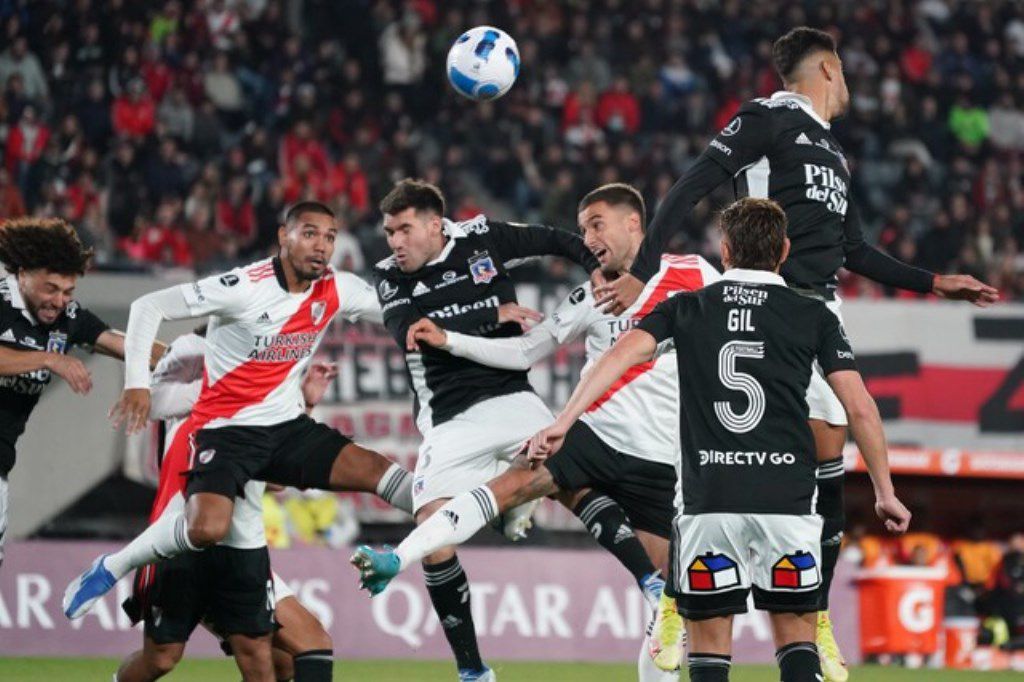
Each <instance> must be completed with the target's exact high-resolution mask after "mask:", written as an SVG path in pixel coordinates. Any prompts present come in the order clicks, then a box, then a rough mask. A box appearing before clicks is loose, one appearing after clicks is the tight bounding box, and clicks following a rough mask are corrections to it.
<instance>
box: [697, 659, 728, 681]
mask: <svg viewBox="0 0 1024 682" xmlns="http://www.w3.org/2000/svg"><path fill="white" fill-rule="evenodd" d="M686 660H687V663H688V665H689V668H690V682H728V681H729V668H730V667H731V666H732V656H725V655H723V654H697V653H694V654H690V655H689V656H687V657H686Z"/></svg>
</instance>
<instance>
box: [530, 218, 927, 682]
mask: <svg viewBox="0 0 1024 682" xmlns="http://www.w3.org/2000/svg"><path fill="white" fill-rule="evenodd" d="M720 226H721V229H722V232H723V239H722V244H721V251H722V263H723V265H724V267H725V268H726V272H725V273H724V275H723V276H722V280H721V281H719V282H716V283H714V284H711V285H709V286H707V287H705V288H704V289H702V290H700V291H697V292H694V293H682V294H679V295H677V296H674V297H672V298H671V299H669V300H667V301H664V302H662V303H660V304H659V305H658V306H656V307H655V308H654V310H653V311H651V312H650V313H649V314H648V315H647V316H646V317H644V319H643V320H641V321H640V323H639V324H638V325H637V327H636V329H634V330H633V331H630V332H629V333H627V334H625V335H624V336H622V338H620V339H619V341H618V342H617V343H616V344H615V345H614V346H612V348H611V350H609V351H608V352H607V353H606V354H605V355H604V356H602V358H601V360H599V361H598V362H597V364H596V365H595V366H594V367H593V369H591V371H590V372H589V373H588V374H587V375H586V376H585V377H584V378H583V379H582V380H581V381H580V383H579V385H578V386H577V387H576V390H575V391H574V393H573V395H572V397H571V398H570V400H569V402H568V404H567V405H566V407H565V409H564V410H563V411H562V413H561V414H560V415H559V417H558V419H557V420H556V421H555V423H554V424H553V425H551V426H550V427H549V428H547V429H545V430H544V431H542V432H541V433H539V434H538V435H537V436H536V437H535V438H534V439H533V440H532V441H531V446H530V455H531V457H532V458H540V459H542V458H544V457H545V456H548V455H550V454H551V453H552V452H557V451H558V450H559V449H560V448H561V447H565V446H564V445H563V443H568V435H569V434H570V433H571V432H570V429H571V428H573V424H574V423H575V422H576V420H577V419H578V418H579V417H580V416H581V415H582V414H583V413H584V412H585V411H586V409H587V408H588V406H590V405H591V404H593V402H594V400H596V399H598V398H599V397H600V396H601V395H603V394H604V393H605V391H607V390H608V389H609V387H611V386H613V385H614V384H615V382H617V381H620V380H621V378H622V377H623V376H624V375H625V374H626V373H627V372H628V371H630V368H632V367H635V366H636V365H637V364H639V363H644V362H651V361H653V360H654V359H655V358H656V357H657V355H658V352H659V349H660V348H663V347H664V344H673V345H674V347H675V351H676V352H675V359H676V364H677V367H678V373H679V382H678V384H679V392H680V396H679V397H680V403H681V409H680V415H681V419H680V424H679V429H680V431H679V434H680V443H681V445H682V448H681V455H680V463H679V466H680V475H679V480H680V485H681V492H682V495H681V504H680V506H679V510H678V514H677V516H676V518H675V521H674V531H675V534H674V538H675V543H674V545H673V556H672V569H673V570H672V571H671V573H670V575H671V576H672V579H673V583H674V585H673V586H674V588H675V591H676V593H677V594H678V595H679V596H678V601H679V608H680V611H681V612H682V614H683V615H684V616H685V618H686V619H687V623H686V628H687V633H688V635H689V669H690V679H691V680H693V682H724V681H725V680H728V679H729V668H730V654H731V647H732V618H733V615H735V614H737V613H744V612H746V610H747V606H746V603H747V596H748V594H749V593H750V591H751V590H753V596H754V605H755V606H756V607H757V608H758V609H761V610H765V611H768V612H769V614H770V618H771V623H772V630H773V634H774V638H775V645H776V648H777V650H776V660H777V662H778V665H779V668H780V669H781V674H782V677H781V679H782V682H820V680H821V679H822V676H821V663H820V660H819V657H818V653H817V647H816V646H815V644H814V635H815V629H816V620H817V618H816V612H817V610H818V594H817V592H818V587H819V585H820V582H821V574H820V571H819V567H820V564H821V546H820V537H821V527H822V519H821V517H820V516H819V515H818V514H816V513H815V505H814V497H815V494H816V488H817V482H816V476H815V469H816V460H815V454H814V453H815V450H814V437H813V434H812V433H811V430H810V428H809V426H808V423H807V402H806V398H805V396H806V393H807V387H808V384H809V382H810V380H811V373H812V364H813V363H814V362H815V361H817V363H818V364H819V365H820V367H821V371H822V373H823V374H824V375H825V377H826V380H827V381H828V383H829V385H830V386H831V387H832V389H833V390H834V391H835V393H836V395H837V396H838V398H839V400H840V401H841V403H842V406H843V407H844V408H845V410H846V413H847V414H848V415H849V418H850V425H851V430H852V432H853V437H854V439H855V440H856V442H857V446H858V447H859V448H860V451H861V453H862V454H863V456H864V460H865V462H866V464H867V467H868V473H869V475H870V476H871V481H872V484H873V485H874V489H875V511H876V513H877V514H878V516H879V518H881V519H882V520H883V521H884V523H885V527H886V529H887V530H889V531H890V532H894V533H902V532H905V531H906V529H907V527H908V525H909V522H910V512H908V511H907V509H906V507H904V506H903V504H902V503H900V501H899V500H898V499H897V498H896V495H895V492H894V489H893V484H892V480H891V478H890V476H889V467H888V454H887V451H886V443H885V435H884V433H883V431H882V424H881V419H880V417H879V415H878V409H877V407H876V406H875V403H874V401H873V400H872V399H871V396H870V395H869V394H868V392H867V389H866V388H865V386H864V382H863V380H862V379H861V376H860V374H859V372H857V369H856V363H855V361H854V356H853V351H852V350H851V349H850V344H849V342H848V341H847V339H846V334H845V333H844V331H843V328H842V325H841V323H840V322H839V319H838V318H837V317H836V316H835V315H834V314H833V313H831V312H830V311H829V310H828V308H827V307H826V305H825V303H824V302H823V301H821V300H817V299H814V298H811V297H807V296H804V295H802V294H799V293H797V292H795V291H793V290H792V289H791V288H789V287H788V286H787V284H786V281H785V280H784V279H783V278H782V277H781V276H780V275H779V274H778V273H779V268H780V266H781V265H782V263H783V262H784V261H785V259H786V255H787V253H788V251H789V248H790V242H789V239H787V238H786V214H785V213H784V212H783V211H782V209H781V208H780V207H779V206H778V204H776V203H775V202H773V201H771V200H767V199H754V198H747V199H741V200H740V201H738V202H736V203H735V204H733V205H731V206H729V207H728V208H726V209H725V210H724V211H723V212H722V214H721V217H720Z"/></svg>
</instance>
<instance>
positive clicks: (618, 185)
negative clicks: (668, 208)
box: [576, 182, 647, 228]
mask: <svg viewBox="0 0 1024 682" xmlns="http://www.w3.org/2000/svg"><path fill="white" fill-rule="evenodd" d="M599 201H603V202H605V203H606V204H608V205H609V206H627V207H629V208H630V209H632V210H634V211H636V212H637V213H638V214H640V227H641V228H643V227H646V225H647V206H646V205H645V204H644V197H643V195H642V194H640V190H638V189H637V188H636V187H633V185H629V184H626V183H625V182H610V183H608V184H607V185H601V186H600V187H598V188H596V189H592V190H590V191H589V192H587V194H586V196H584V197H583V198H582V199H580V205H579V206H578V207H577V208H576V212H577V213H579V212H581V211H582V210H583V209H585V208H587V207H588V206H591V205H593V204H596V203H597V202H599Z"/></svg>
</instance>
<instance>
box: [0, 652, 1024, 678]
mask: <svg viewBox="0 0 1024 682" xmlns="http://www.w3.org/2000/svg"><path fill="white" fill-rule="evenodd" d="M116 666H117V661H115V660H113V659H103V658H0V680H3V681H4V682H43V681H44V680H45V682H57V681H59V682H80V681H81V682H85V681H86V680H89V681H90V682H92V681H96V682H109V680H110V679H111V675H112V673H113V671H114V669H115V668H116ZM494 668H495V671H496V672H497V673H498V677H499V678H500V680H501V682H584V681H585V682H622V681H628V680H635V679H636V672H635V671H636V669H635V668H634V667H633V666H631V665H600V664H594V663H500V662H499V663H496V664H494ZM454 673H455V671H454V670H453V669H452V666H451V664H450V663H446V662H427V663H421V662H412V661H363V662H359V663H339V664H337V666H336V667H335V679H337V680H367V681H371V682H453V680H454V679H455V674H454ZM164 679H167V680H202V682H221V681H223V682H237V680H238V672H237V670H236V669H235V667H234V665H233V664H232V663H231V662H230V661H221V660H191V661H188V660H187V661H184V662H183V663H182V664H181V666H180V667H179V668H178V669H177V670H176V671H175V672H174V673H172V674H171V675H169V676H168V677H166V678H164ZM683 679H684V680H685V679H686V678H685V675H684V676H683ZM778 679H779V677H778V672H777V671H776V669H775V668H773V667H769V666H738V667H737V668H736V669H734V670H733V674H732V680H733V681H734V682H777V681H778ZM850 680H851V682H911V681H915V680H919V681H920V682H925V681H926V680H927V682H967V681H968V680H978V681H979V682H1010V680H1014V681H1016V682H1019V681H1020V680H1021V675H1020V673H1009V672H997V673H981V672H956V671H945V670H904V669H901V668H879V667H865V668H856V669H854V670H853V672H852V674H851V675H850Z"/></svg>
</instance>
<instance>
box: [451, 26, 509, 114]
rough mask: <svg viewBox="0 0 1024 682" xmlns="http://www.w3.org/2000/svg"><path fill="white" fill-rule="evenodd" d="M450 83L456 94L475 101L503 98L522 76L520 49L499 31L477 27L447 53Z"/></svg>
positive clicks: (489, 27) (464, 34)
mask: <svg viewBox="0 0 1024 682" xmlns="http://www.w3.org/2000/svg"><path fill="white" fill-rule="evenodd" d="M446 69H447V72H448V82H450V83H451V84H452V87H453V88H455V92H457V93H459V94H460V95H463V96H465V97H468V98H470V99H475V100H488V99H497V98H498V97H501V96H502V95H504V94H505V93H506V92H508V91H509V88H511V87H512V84H513V83H515V82H516V76H518V75H519V48H518V47H516V41H514V40H512V38H511V36H509V34H507V33H505V32H504V31H502V30H501V29H500V28H494V27H493V26H477V27H476V28H471V29H469V30H468V31H466V32H465V33H463V34H462V35H461V36H459V37H458V39H457V40H456V41H455V44H454V45H452V49H450V50H448V62H447V67H446Z"/></svg>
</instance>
